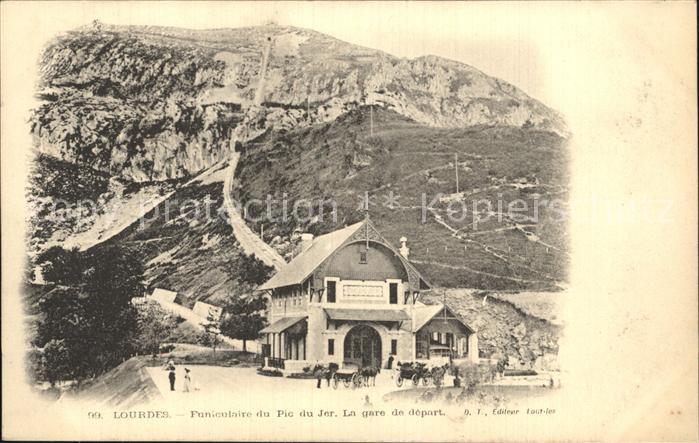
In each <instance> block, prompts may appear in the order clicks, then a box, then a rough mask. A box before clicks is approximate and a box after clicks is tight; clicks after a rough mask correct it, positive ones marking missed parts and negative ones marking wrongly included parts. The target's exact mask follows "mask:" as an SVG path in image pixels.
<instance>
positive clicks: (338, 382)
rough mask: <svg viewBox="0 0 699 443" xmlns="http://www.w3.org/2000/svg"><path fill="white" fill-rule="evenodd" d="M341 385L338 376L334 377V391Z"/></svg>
mask: <svg viewBox="0 0 699 443" xmlns="http://www.w3.org/2000/svg"><path fill="white" fill-rule="evenodd" d="M339 384H340V380H339V378H338V377H337V375H335V376H334V377H333V389H337V385H339Z"/></svg>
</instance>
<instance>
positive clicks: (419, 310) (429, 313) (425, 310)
mask: <svg viewBox="0 0 699 443" xmlns="http://www.w3.org/2000/svg"><path fill="white" fill-rule="evenodd" d="M445 308H446V310H447V312H448V313H449V314H451V315H452V316H453V317H454V318H456V319H457V321H458V322H459V323H461V324H462V325H464V326H465V327H466V328H467V329H469V330H470V331H472V332H476V331H475V330H474V329H473V328H472V327H470V326H469V325H467V324H466V323H465V322H464V321H463V320H462V319H461V317H460V316H458V315H456V314H455V313H454V311H453V310H452V309H450V308H449V306H446V305H443V304H442V303H436V304H434V305H423V304H416V305H415V307H414V308H413V315H414V317H413V332H417V331H419V330H420V329H421V328H422V327H423V326H425V325H426V324H427V323H428V322H429V321H430V320H432V319H433V318H435V316H436V315H437V314H439V313H440V312H442V309H445Z"/></svg>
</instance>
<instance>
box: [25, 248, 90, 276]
mask: <svg viewBox="0 0 699 443" xmlns="http://www.w3.org/2000/svg"><path fill="white" fill-rule="evenodd" d="M36 263H37V264H38V265H40V266H41V274H42V276H43V277H44V280H45V281H47V282H51V283H56V284H59V285H68V286H72V285H78V284H80V282H81V281H82V272H83V270H84V266H85V263H84V259H83V256H82V254H81V253H80V250H79V249H78V248H77V247H76V248H73V249H63V248H61V247H60V246H52V247H50V248H49V249H47V250H46V251H44V252H42V253H41V254H39V256H38V257H37V260H36Z"/></svg>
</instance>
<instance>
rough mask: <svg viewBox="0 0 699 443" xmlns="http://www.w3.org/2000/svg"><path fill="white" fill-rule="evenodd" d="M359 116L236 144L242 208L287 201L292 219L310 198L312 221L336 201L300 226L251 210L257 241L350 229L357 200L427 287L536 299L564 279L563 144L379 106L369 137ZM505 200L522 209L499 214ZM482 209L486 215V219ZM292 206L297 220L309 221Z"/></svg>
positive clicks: (364, 112)
mask: <svg viewBox="0 0 699 443" xmlns="http://www.w3.org/2000/svg"><path fill="white" fill-rule="evenodd" d="M369 114H370V111H369V109H368V108H360V109H359V110H356V111H351V112H349V113H347V114H345V115H343V116H341V117H340V118H338V119H337V120H336V121H334V122H332V123H327V124H322V125H315V126H313V127H310V128H303V129H298V130H295V131H288V132H286V131H284V132H268V133H267V134H265V135H264V136H262V137H260V138H259V139H257V140H254V141H253V142H251V143H249V144H248V145H247V146H246V147H245V150H246V152H245V154H244V155H243V157H242V159H241V162H240V165H239V167H238V191H237V198H238V199H239V200H240V201H241V202H242V203H245V202H249V201H250V200H251V199H259V200H261V201H264V200H265V199H266V198H267V195H268V194H270V195H271V196H273V198H275V199H280V200H281V199H282V198H283V197H284V196H286V198H287V200H288V205H287V208H288V209H287V211H288V213H289V214H291V213H292V208H293V207H294V203H295V202H297V201H299V200H301V199H311V200H313V201H314V202H315V203H314V204H315V214H316V215H318V207H319V206H320V205H319V203H318V202H319V201H327V200H333V201H335V202H336V203H337V208H338V211H337V213H338V217H337V220H336V221H333V220H332V217H330V215H329V214H328V212H329V211H330V209H331V205H330V204H325V205H324V208H325V214H324V217H322V218H321V217H316V219H313V220H306V221H299V220H296V219H293V217H287V220H284V219H283V205H282V204H281V203H277V204H273V206H272V214H273V218H274V221H272V222H270V221H269V220H264V219H263V218H264V217H263V216H264V214H265V211H266V207H265V206H264V205H261V204H257V205H252V206H250V208H249V212H248V213H249V218H250V219H252V220H253V221H250V223H251V224H252V225H254V228H255V229H256V230H258V231H259V225H260V223H264V224H265V227H264V229H265V233H266V235H265V237H266V239H267V240H271V239H273V238H274V237H275V236H280V237H281V239H282V240H284V239H286V238H288V237H289V236H290V235H291V233H292V232H293V230H294V229H295V228H298V227H301V228H302V229H304V230H307V231H310V232H314V233H316V234H321V233H325V232H328V231H331V230H334V229H337V228H340V227H342V226H343V225H345V224H349V223H353V222H355V221H357V220H360V219H361V218H362V217H363V216H364V213H363V211H362V210H360V204H361V201H362V197H363V196H364V193H365V192H367V193H368V195H369V196H370V214H371V217H372V220H373V221H374V222H375V224H376V225H377V227H378V228H379V229H380V230H381V231H382V232H383V233H384V234H385V236H386V237H387V238H388V239H389V240H390V241H392V242H393V243H394V245H396V246H397V244H398V239H399V238H400V237H401V236H403V235H405V236H407V237H408V239H409V246H410V248H411V260H413V261H414V262H415V263H416V265H417V266H418V268H420V269H421V270H422V271H423V272H424V273H425V275H426V276H427V277H428V279H430V280H431V281H432V282H433V283H434V284H436V285H440V286H447V287H472V288H482V289H506V290H507V289H535V290H543V289H555V288H556V283H557V282H560V281H564V280H565V279H566V269H567V265H568V262H569V255H568V253H567V227H566V225H565V222H564V221H560V220H559V218H560V210H561V208H565V203H564V202H565V201H567V195H568V188H567V185H568V172H567V163H568V152H567V149H566V148H565V146H564V139H562V138H561V137H559V136H557V135H556V134H553V133H550V132H544V131H539V130H533V129H527V128H515V127H487V126H480V127H472V128H455V129H445V128H433V127H427V126H424V125H421V124H418V123H415V122H413V121H411V120H409V119H407V118H406V117H403V116H400V115H398V114H396V113H394V112H391V111H388V110H384V109H382V108H378V107H376V108H375V109H374V111H373V125H374V129H373V135H371V130H370V116H369ZM454 154H458V174H459V190H460V191H461V192H463V194H461V195H458V196H453V203H451V206H450V204H449V202H448V201H442V202H440V201H439V200H435V198H436V197H437V196H438V195H439V194H440V193H441V194H445V195H448V194H451V193H454V192H455V190H456V185H455V174H456V171H455V167H454ZM391 196H393V198H392V197H391ZM423 196H424V197H423ZM423 198H424V202H425V204H424V205H423V203H422V202H423ZM553 199H557V200H559V202H558V203H557V204H556V205H557V206H550V203H549V202H550V201H552V200H553ZM433 201H434V203H433V204H431V203H432V202H433ZM474 201H477V202H478V203H476V205H477V207H476V209H477V212H478V214H476V215H475V216H474V211H473V202H474ZM514 201H516V203H513V204H514V205H516V206H515V209H519V208H522V207H523V205H527V210H526V211H521V212H516V213H515V212H511V213H508V211H507V207H508V204H510V203H511V202H514ZM543 201H547V203H545V204H544V203H542V202H543ZM487 202H490V205H491V208H492V210H493V211H496V212H495V213H491V214H490V216H489V217H488V214H486V213H485V211H486V209H487V207H488V206H487ZM537 202H538V203H537ZM498 203H500V206H501V207H502V208H503V211H501V212H500V213H501V214H502V215H500V216H498V214H497V209H498ZM463 204H465V205H466V211H463V210H462V209H463V206H462V205H463ZM423 207H424V208H425V209H424V211H423ZM300 208H301V209H300V210H299V211H298V214H299V215H301V216H304V215H307V214H308V208H307V206H305V205H304V206H300ZM450 209H451V210H452V211H455V212H451V214H452V215H451V217H450V215H449V214H450ZM423 214H424V219H423ZM257 218H260V219H259V220H257ZM306 218H308V217H306ZM486 218H487V220H486ZM255 220H257V221H255ZM474 222H475V223H474Z"/></svg>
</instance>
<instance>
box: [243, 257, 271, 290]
mask: <svg viewBox="0 0 699 443" xmlns="http://www.w3.org/2000/svg"><path fill="white" fill-rule="evenodd" d="M238 263H239V264H238V266H237V269H236V275H235V276H234V277H235V278H237V279H238V281H240V282H243V283H248V284H250V285H252V286H259V285H261V284H262V283H264V282H266V281H267V280H268V279H269V277H270V275H271V274H272V271H274V268H273V267H272V266H267V265H266V264H265V263H264V262H263V261H261V260H259V259H258V258H257V257H255V256H254V255H245V254H240V259H239V260H238Z"/></svg>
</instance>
